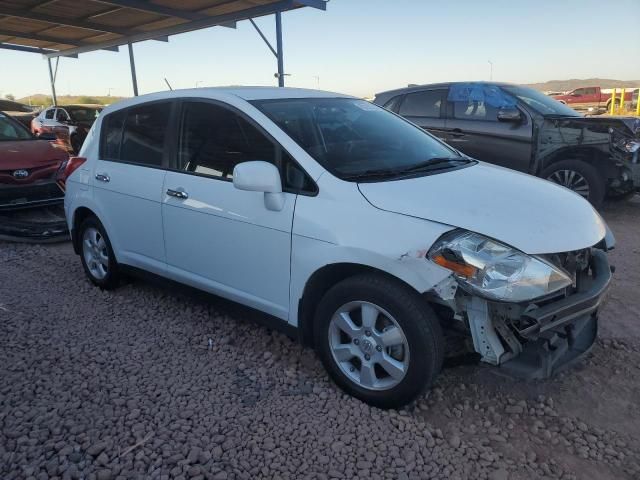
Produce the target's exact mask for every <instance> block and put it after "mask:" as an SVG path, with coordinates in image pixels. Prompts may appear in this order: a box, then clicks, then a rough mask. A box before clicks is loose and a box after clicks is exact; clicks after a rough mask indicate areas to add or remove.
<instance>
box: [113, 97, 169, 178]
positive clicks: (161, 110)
mask: <svg viewBox="0 0 640 480" xmlns="http://www.w3.org/2000/svg"><path fill="white" fill-rule="evenodd" d="M170 113H171V103H168V102H162V103H151V104H147V105H140V106H137V107H132V108H129V109H127V111H126V119H125V122H124V129H123V132H122V145H121V146H120V160H122V161H124V162H129V163H137V164H142V165H152V166H160V165H162V155H163V151H164V141H165V138H166V137H167V127H168V125H169V115H170Z"/></svg>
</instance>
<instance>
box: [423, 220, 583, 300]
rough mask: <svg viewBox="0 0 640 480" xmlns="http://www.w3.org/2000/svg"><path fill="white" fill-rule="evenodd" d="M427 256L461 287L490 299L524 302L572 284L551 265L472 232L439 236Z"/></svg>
mask: <svg viewBox="0 0 640 480" xmlns="http://www.w3.org/2000/svg"><path fill="white" fill-rule="evenodd" d="M428 258H429V259H430V260H431V261H433V262H434V263H436V264H438V265H440V266H442V267H444V268H447V269H449V270H451V271H452V272H454V273H455V274H456V278H457V279H458V282H459V283H460V285H461V286H462V288H464V289H466V290H467V291H470V292H472V293H475V294H477V295H480V296H482V297H485V298H488V299H490V300H498V301H503V302H524V301H527V300H533V299H534V298H538V297H542V296H544V295H547V294H549V293H553V292H555V291H558V290H560V289H562V288H565V287H567V286H569V285H571V283H572V282H571V278H569V276H568V275H567V274H566V273H564V272H563V271H561V270H559V269H558V268H556V267H554V266H553V265H550V264H549V263H547V262H545V261H543V260H541V259H539V258H536V257H532V256H530V255H527V254H525V253H522V252H520V251H519V250H516V249H514V248H512V247H509V246H507V245H504V244H502V243H499V242H497V241H495V240H491V239H490V238H487V237H484V236H482V235H479V234H477V233H473V232H465V231H462V232H460V231H458V232H456V233H454V234H453V235H447V236H445V237H443V238H442V239H440V240H439V241H438V242H436V244H435V245H434V246H433V247H432V248H431V250H430V251H429V254H428Z"/></svg>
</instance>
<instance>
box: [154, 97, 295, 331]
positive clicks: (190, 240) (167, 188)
mask: <svg viewBox="0 0 640 480" xmlns="http://www.w3.org/2000/svg"><path fill="white" fill-rule="evenodd" d="M179 119H180V120H179V126H178V131H179V133H178V141H177V155H176V158H175V159H174V161H175V163H174V164H173V167H174V169H173V171H169V172H167V176H166V178H165V182H164V191H163V200H162V202H163V203H162V216H163V220H164V238H165V244H166V252H167V268H168V274H169V276H171V277H172V278H174V279H175V280H178V281H180V282H183V283H187V284H189V285H192V286H194V287H197V288H201V289H203V290H207V291H209V292H212V293H215V294H217V295H220V296H223V297H226V298H229V299H231V300H234V301H238V302H241V303H244V304H246V305H249V306H252V307H254V308H258V309H260V310H263V311H265V312H267V313H270V314H272V315H275V316H277V317H279V318H282V319H284V320H286V319H287V317H288V310H289V308H288V305H289V262H290V252H291V223H292V220H293V212H294V207H295V200H296V195H295V194H292V193H285V203H284V207H283V208H282V210H279V211H273V210H269V209H267V208H266V206H265V201H264V194H263V193H261V192H248V191H242V190H238V189H236V188H235V187H234V186H233V168H234V167H235V166H236V165H237V164H238V163H241V162H245V161H251V160H263V161H267V162H273V163H274V164H278V163H279V161H280V160H279V156H280V155H282V152H281V150H280V148H279V146H278V145H276V144H275V143H274V142H272V141H271V139H269V138H267V137H266V136H265V135H264V134H263V133H262V132H261V131H260V130H259V129H258V128H257V127H256V126H254V125H253V124H252V123H251V122H250V121H249V120H247V119H246V118H245V117H244V116H243V115H242V114H240V113H238V112H236V111H235V110H232V109H231V108H230V107H228V106H225V105H222V104H219V103H215V102H208V101H204V100H203V101H195V100H194V101H185V102H184V103H183V104H182V107H181V113H180V114H179Z"/></svg>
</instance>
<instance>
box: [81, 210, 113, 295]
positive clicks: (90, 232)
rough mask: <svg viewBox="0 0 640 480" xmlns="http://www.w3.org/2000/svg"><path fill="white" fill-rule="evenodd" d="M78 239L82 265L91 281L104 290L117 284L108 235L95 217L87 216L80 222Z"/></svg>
mask: <svg viewBox="0 0 640 480" xmlns="http://www.w3.org/2000/svg"><path fill="white" fill-rule="evenodd" d="M78 239H79V241H80V259H81V261H82V267H83V268H84V271H85V273H86V274H87V277H89V280H91V283H93V284H94V285H96V286H98V287H100V288H104V289H106V290H110V289H112V288H115V287H116V286H118V281H119V273H118V263H117V262H116V258H115V255H114V254H113V249H112V248H111V242H109V237H108V236H107V234H106V232H105V231H104V227H103V226H102V224H101V223H100V222H99V221H98V219H97V218H95V217H89V218H87V219H86V220H84V221H83V222H82V224H81V225H80V229H79V230H78Z"/></svg>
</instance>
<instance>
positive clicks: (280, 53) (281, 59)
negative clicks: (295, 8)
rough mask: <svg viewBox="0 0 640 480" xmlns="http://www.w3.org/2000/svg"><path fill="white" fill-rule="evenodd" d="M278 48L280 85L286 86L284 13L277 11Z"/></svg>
mask: <svg viewBox="0 0 640 480" xmlns="http://www.w3.org/2000/svg"><path fill="white" fill-rule="evenodd" d="M276 48H277V50H278V86H279V87H284V57H283V55H284V53H283V51H282V13H281V12H276Z"/></svg>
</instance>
